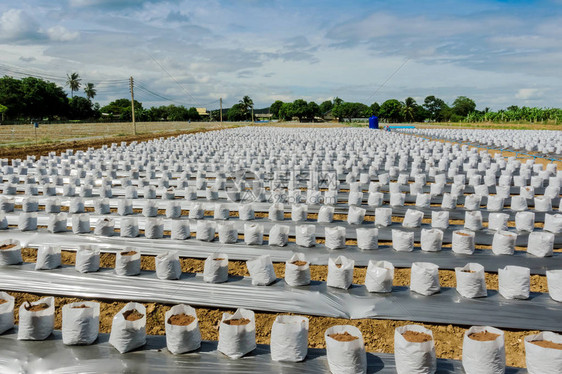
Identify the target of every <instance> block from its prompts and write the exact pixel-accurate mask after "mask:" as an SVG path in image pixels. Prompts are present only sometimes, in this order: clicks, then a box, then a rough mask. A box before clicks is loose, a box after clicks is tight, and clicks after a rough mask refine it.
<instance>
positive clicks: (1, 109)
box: [0, 104, 8, 121]
mask: <svg viewBox="0 0 562 374" xmlns="http://www.w3.org/2000/svg"><path fill="white" fill-rule="evenodd" d="M7 111H8V107H7V106H5V105H2V104H0V121H4V113H6V112H7Z"/></svg>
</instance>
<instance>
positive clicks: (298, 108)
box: [274, 99, 321, 121]
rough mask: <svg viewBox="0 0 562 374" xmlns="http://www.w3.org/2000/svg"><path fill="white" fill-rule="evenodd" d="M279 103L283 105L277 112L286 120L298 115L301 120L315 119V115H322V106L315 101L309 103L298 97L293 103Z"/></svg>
mask: <svg viewBox="0 0 562 374" xmlns="http://www.w3.org/2000/svg"><path fill="white" fill-rule="evenodd" d="M276 103H277V102H276ZM279 103H281V106H280V107H279V111H278V113H277V114H278V117H279V118H280V119H282V120H284V121H290V120H292V119H293V117H297V118H298V120H299V121H303V120H307V121H313V120H314V117H316V116H319V115H321V113H320V107H319V106H318V104H316V103H315V102H313V101H311V102H309V103H307V102H306V101H305V100H303V99H297V100H295V101H293V102H292V103H282V102H281V101H279ZM274 115H275V114H274Z"/></svg>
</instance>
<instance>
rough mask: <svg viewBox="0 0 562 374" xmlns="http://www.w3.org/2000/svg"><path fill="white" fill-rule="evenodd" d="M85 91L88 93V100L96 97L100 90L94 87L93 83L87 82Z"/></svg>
mask: <svg viewBox="0 0 562 374" xmlns="http://www.w3.org/2000/svg"><path fill="white" fill-rule="evenodd" d="M84 93H85V94H86V97H87V98H88V100H92V99H93V98H94V97H96V95H97V93H98V91H97V90H96V89H95V88H94V84H93V83H87V84H86V87H84Z"/></svg>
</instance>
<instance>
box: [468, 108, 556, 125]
mask: <svg viewBox="0 0 562 374" xmlns="http://www.w3.org/2000/svg"><path fill="white" fill-rule="evenodd" d="M464 121H466V122H543V121H554V122H555V123H559V122H562V109H559V108H529V107H525V106H524V107H521V108H520V107H518V106H515V105H512V106H509V107H508V108H507V109H505V110H504V109H502V110H499V111H497V112H491V111H474V112H471V113H469V114H468V115H467V116H466V117H465V118H464Z"/></svg>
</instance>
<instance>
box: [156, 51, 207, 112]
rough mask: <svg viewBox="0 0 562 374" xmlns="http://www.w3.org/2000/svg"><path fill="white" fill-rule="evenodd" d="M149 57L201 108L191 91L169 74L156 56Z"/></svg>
mask: <svg viewBox="0 0 562 374" xmlns="http://www.w3.org/2000/svg"><path fill="white" fill-rule="evenodd" d="M149 56H150V58H152V60H153V61H154V62H156V63H157V64H158V66H160V68H162V70H164V71H165V72H166V74H168V75H169V76H170V78H172V79H173V80H174V82H176V84H177V85H178V86H180V87H181V89H182V90H183V91H184V92H185V93H186V94H187V95H188V96H189V97H190V98H191V100H193V102H194V103H195V104H196V105H197V106H200V105H199V104H197V100H195V98H194V97H193V96H192V95H191V94H190V93H189V91H188V90H187V89H186V88H185V87H184V86H183V85H182V84H181V83H180V82H178V80H177V79H176V78H174V77H173V76H172V74H170V72H169V71H168V70H166V68H165V67H164V66H162V64H161V63H159V62H158V61H157V60H156V59H155V58H154V56H152V55H151V54H149Z"/></svg>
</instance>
